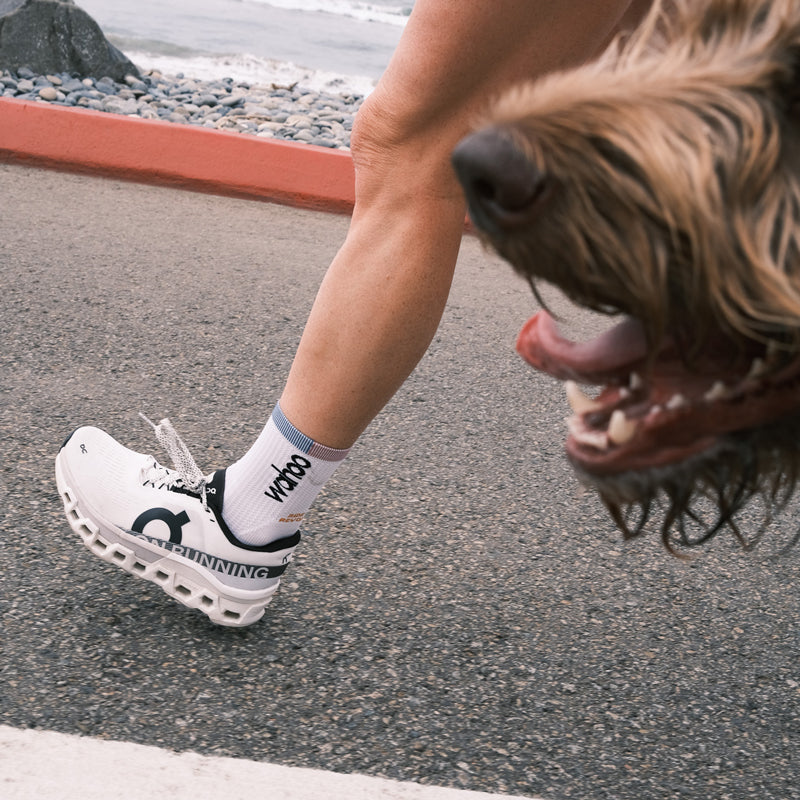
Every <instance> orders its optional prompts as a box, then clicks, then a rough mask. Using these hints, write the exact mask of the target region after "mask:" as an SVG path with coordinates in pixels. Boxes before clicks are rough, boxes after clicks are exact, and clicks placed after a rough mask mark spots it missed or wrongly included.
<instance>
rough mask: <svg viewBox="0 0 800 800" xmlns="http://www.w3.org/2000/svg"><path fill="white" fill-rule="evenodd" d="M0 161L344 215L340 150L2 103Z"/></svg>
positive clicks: (346, 203)
mask: <svg viewBox="0 0 800 800" xmlns="http://www.w3.org/2000/svg"><path fill="white" fill-rule="evenodd" d="M0 162H6V163H22V164H31V165H34V166H42V167H52V168H57V169H63V170H67V171H72V172H82V173H87V174H92V175H102V176H107V177H116V178H122V179H126V180H133V181H142V182H146V183H155V184H162V185H167V186H175V187H179V188H185V189H192V190H194V191H203V192H210V193H213V194H223V195H229V196H234V197H247V198H254V199H260V200H270V201H274V202H278V203H284V204H287V205H292V206H299V207H302V208H312V209H317V210H320V211H334V212H339V213H350V212H351V211H352V209H353V203H354V200H355V177H354V171H353V162H352V159H351V158H350V154H349V153H348V152H346V151H342V150H328V149H327V148H324V147H313V146H311V145H303V144H296V143H291V142H283V141H276V140H270V139H259V138H256V137H254V136H247V135H243V134H236V133H225V132H222V131H214V130H209V129H207V128H201V127H198V126H193V125H179V124H175V123H170V122H161V121H159V120H145V119H141V118H138V117H126V116H121V115H117V114H108V113H104V112H101V111H90V110H87V109H76V108H69V107H64V106H54V105H50V104H47V103H40V102H33V101H28V100H16V99H12V98H0Z"/></svg>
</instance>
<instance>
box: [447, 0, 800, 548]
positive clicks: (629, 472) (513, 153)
mask: <svg viewBox="0 0 800 800" xmlns="http://www.w3.org/2000/svg"><path fill="white" fill-rule="evenodd" d="M660 5H661V4H660V3H656V6H657V7H656V8H654V10H653V12H652V13H651V14H650V16H649V17H648V18H647V20H646V21H645V22H644V23H643V25H642V27H641V29H640V30H639V31H638V32H637V33H636V34H634V35H633V36H632V37H630V38H629V39H628V40H627V41H626V42H617V43H615V44H614V45H613V46H612V47H611V48H610V49H609V50H608V51H607V53H606V54H605V55H604V56H603V57H601V58H600V59H599V60H598V61H596V62H594V63H592V64H588V65H586V66H583V67H581V68H578V69H576V70H573V71H570V72H564V73H559V74H555V75H551V76H549V77H547V78H545V79H543V80H541V81H539V82H537V83H534V84H531V85H526V86H521V87H516V88H513V89H512V90H511V91H510V92H509V93H508V94H507V95H505V96H504V97H503V98H502V99H501V100H500V101H499V102H498V103H497V104H496V105H495V107H494V109H493V111H492V114H491V120H490V124H488V125H487V127H484V128H483V129H481V130H479V131H478V132H477V133H475V134H473V135H472V136H470V137H468V138H467V139H465V140H464V141H463V142H462V143H461V144H460V145H459V146H458V148H457V149H456V151H455V153H454V156H453V163H454V166H455V168H456V172H457V174H458V176H459V179H460V180H461V182H462V184H463V186H464V189H465V193H466V195H467V199H468V202H469V207H470V214H471V217H472V220H473V222H474V224H475V226H476V227H477V228H478V230H479V232H480V233H481V235H482V236H483V237H484V238H485V239H486V240H487V241H488V242H489V243H490V244H491V246H492V247H493V248H494V249H495V250H496V251H497V252H498V253H499V254H500V255H501V256H503V257H504V258H505V259H507V260H508V261H509V262H510V263H511V264H512V265H513V266H514V268H515V269H516V270H517V271H519V272H520V273H521V274H523V275H524V276H525V277H526V278H528V279H529V280H530V281H531V284H532V286H533V287H534V291H535V290H536V282H537V280H539V279H542V280H545V281H547V282H551V283H553V284H556V285H557V286H559V287H560V288H561V289H562V290H563V291H564V292H565V293H566V294H567V295H569V296H570V297H571V298H572V299H573V300H574V301H576V302H578V303H579V304H582V305H584V306H586V307H588V308H591V309H595V310H597V311H601V312H604V313H609V314H619V315H621V316H622V321H621V322H620V323H619V325H617V326H616V327H615V328H612V329H611V330H610V331H609V332H608V333H606V334H605V335H603V336H601V337H600V338H598V339H596V340H594V341H591V342H584V343H575V342H570V341H567V340H565V339H563V338H562V337H561V336H560V335H559V333H558V331H557V329H556V326H555V324H554V322H553V319H552V317H551V316H550V315H549V314H547V312H540V313H539V314H538V315H536V316H535V317H534V318H532V319H531V320H530V321H529V322H528V323H527V324H526V325H525V327H524V329H523V331H522V333H521V334H520V338H519V343H518V349H519V351H520V353H521V354H522V355H523V357H524V358H525V359H526V360H527V361H529V362H530V363H531V364H532V365H533V366H535V367H537V368H538V369H541V370H544V371H545V372H548V373H550V374H552V375H554V376H556V377H558V378H561V379H564V380H566V381H568V385H567V391H568V395H569V396H570V399H571V403H572V406H573V410H574V415H573V417H572V419H571V421H570V435H569V438H568V441H567V452H568V454H569V457H570V458H571V460H572V461H573V463H574V464H575V466H576V467H577V468H578V470H579V472H580V473H582V475H583V476H584V477H586V479H587V480H589V482H591V483H592V484H593V485H595V486H596V487H597V488H598V489H599V491H600V493H601V496H602V497H603V499H604V500H605V501H606V504H607V505H608V506H609V508H610V509H611V511H612V514H613V515H614V517H615V519H616V521H617V523H618V524H619V525H620V526H621V527H622V528H623V530H624V531H625V532H626V533H627V534H628V535H633V534H635V533H637V532H639V530H640V529H641V528H642V526H643V524H644V521H645V520H646V519H647V517H648V515H649V513H650V509H651V506H652V504H653V502H654V501H655V500H656V499H657V498H659V497H664V496H666V498H667V500H668V505H667V511H666V514H665V519H664V523H663V526H662V535H663V537H664V540H665V542H667V544H668V545H670V546H671V544H670V543H671V542H673V541H675V539H674V538H673V537H674V531H675V530H676V529H677V531H678V536H677V541H678V542H682V543H684V544H688V543H689V537H688V536H687V534H686V533H685V530H684V522H685V521H686V520H687V519H691V518H692V517H693V511H692V503H693V498H695V497H696V496H697V495H698V494H704V495H709V494H711V495H713V496H714V500H715V502H716V505H717V507H718V511H719V515H718V517H717V519H716V520H715V521H714V522H712V523H711V524H709V525H708V526H707V529H706V533H705V534H704V537H701V538H705V536H707V535H709V534H711V533H713V532H715V531H716V530H718V529H719V528H721V527H723V526H726V525H728V526H730V527H732V528H733V529H734V530H736V525H735V522H734V515H735V514H736V512H737V511H738V510H739V509H740V508H741V506H742V505H743V504H744V503H745V502H746V501H747V499H748V498H749V497H750V496H752V494H754V493H755V492H759V491H765V490H766V491H767V492H768V493H769V495H770V502H772V503H775V502H780V501H781V500H784V499H785V498H786V497H787V496H788V494H790V493H791V490H792V488H793V487H794V484H795V481H796V478H797V477H798V475H800V454H799V452H798V451H800V440H798V439H797V437H796V436H795V434H796V433H800V88H799V87H800V4H798V3H797V2H796V0H705V2H703V1H701V0H697V1H694V0H674V2H671V3H670V5H669V7H668V9H662V8H661V7H660ZM578 383H584V384H594V385H599V386H601V387H602V389H601V391H600V393H599V395H598V397H597V398H596V399H589V398H588V397H586V396H585V395H583V393H582V392H581V391H580V390H579V389H578V387H577V384H578ZM632 504H633V505H639V506H641V508H642V509H643V513H642V514H641V515H640V517H639V520H638V522H636V523H635V524H633V525H631V524H630V522H629V519H628V518H627V517H626V516H625V512H624V509H625V508H626V507H628V506H630V505H632Z"/></svg>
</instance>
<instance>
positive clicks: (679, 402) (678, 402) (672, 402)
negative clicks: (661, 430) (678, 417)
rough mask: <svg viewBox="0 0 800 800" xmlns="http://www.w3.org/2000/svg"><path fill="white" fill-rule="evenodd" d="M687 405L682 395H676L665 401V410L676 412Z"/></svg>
mask: <svg viewBox="0 0 800 800" xmlns="http://www.w3.org/2000/svg"><path fill="white" fill-rule="evenodd" d="M687 405H689V403H688V401H687V400H686V398H685V397H684V396H683V395H682V394H680V393H676V394H674V395H672V397H670V399H669V400H668V401H667V410H668V411H677V410H678V409H679V408H683V407H684V406H687Z"/></svg>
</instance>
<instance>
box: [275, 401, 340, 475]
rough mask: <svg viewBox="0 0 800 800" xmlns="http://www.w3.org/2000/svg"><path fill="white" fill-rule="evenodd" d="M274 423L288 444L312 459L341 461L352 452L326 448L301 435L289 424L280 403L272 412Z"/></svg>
mask: <svg viewBox="0 0 800 800" xmlns="http://www.w3.org/2000/svg"><path fill="white" fill-rule="evenodd" d="M272 421H273V422H274V423H275V427H276V428H277V429H278V430H279V431H280V433H281V435H282V436H283V437H284V438H285V439H286V440H287V441H288V442H290V443H291V444H292V445H293V446H294V447H296V448H297V449H298V450H300V451H301V452H303V453H305V454H306V455H309V456H311V457H312V458H318V459H320V460H321V461H341V460H342V459H343V458H344V457H345V456H346V455H347V454H348V453H349V452H350V448H349V447H348V448H346V449H345V450H337V449H336V448H334V447H325V445H324V444H319V443H317V442H315V441H314V440H313V439H309V438H308V436H306V435H305V434H304V433H301V432H300V431H299V430H297V428H295V427H294V425H292V423H291V422H289V420H288V419H287V418H286V415H285V414H284V413H283V411H282V410H281V405H280V403H278V404H277V405H276V406H275V409H274V411H273V412H272Z"/></svg>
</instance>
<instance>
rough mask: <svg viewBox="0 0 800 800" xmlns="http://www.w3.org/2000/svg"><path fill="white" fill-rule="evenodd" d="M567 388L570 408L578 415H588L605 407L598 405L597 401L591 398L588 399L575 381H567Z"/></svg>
mask: <svg viewBox="0 0 800 800" xmlns="http://www.w3.org/2000/svg"><path fill="white" fill-rule="evenodd" d="M565 388H566V390H567V401H568V402H569V407H570V408H571V409H572V410H573V411H574V412H575V413H576V414H588V413H589V412H591V411H598V410H599V409H601V408H602V407H603V404H602V403H598V402H597V401H596V400H592V398H591V397H587V396H586V395H585V394H584V393H583V390H582V389H581V388H580V386H578V384H577V383H575V381H567V382H566V384H565Z"/></svg>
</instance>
